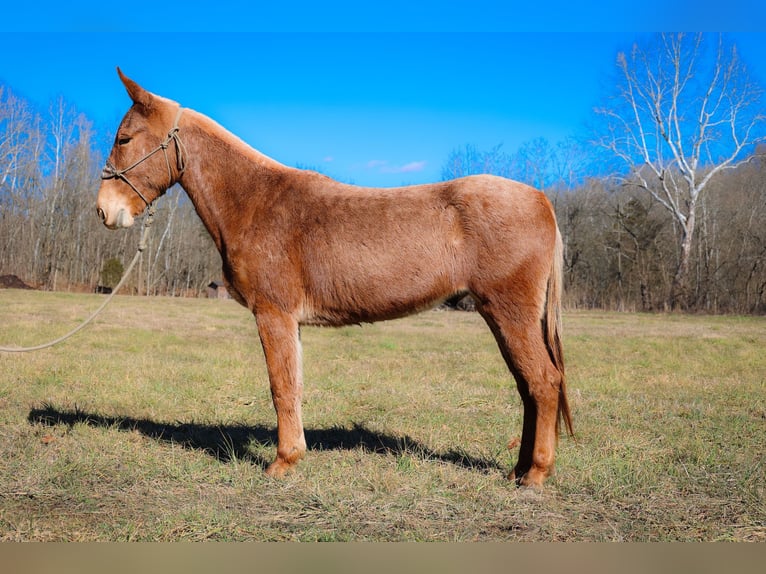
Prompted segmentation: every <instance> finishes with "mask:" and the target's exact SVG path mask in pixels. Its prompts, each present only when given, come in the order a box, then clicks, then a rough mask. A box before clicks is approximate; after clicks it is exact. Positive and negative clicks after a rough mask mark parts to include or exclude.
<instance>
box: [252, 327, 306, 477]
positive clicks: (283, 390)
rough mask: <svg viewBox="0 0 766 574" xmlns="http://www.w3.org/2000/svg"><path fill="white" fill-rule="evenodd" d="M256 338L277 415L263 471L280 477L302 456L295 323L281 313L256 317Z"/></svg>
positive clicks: (303, 441)
mask: <svg viewBox="0 0 766 574" xmlns="http://www.w3.org/2000/svg"><path fill="white" fill-rule="evenodd" d="M256 321H257V323H258V334H259V336H260V338H261V344H262V345H263V352H264V355H265V356H266V368H267V370H268V373H269V384H270V386H271V398H272V400H273V402H274V409H275V410H276V412H277V458H276V459H275V460H274V462H272V463H271V465H269V467H268V468H267V469H266V473H267V474H268V475H270V476H277V477H281V476H284V474H285V473H286V472H287V471H289V470H290V469H291V468H293V467H294V466H295V464H296V463H297V462H298V461H299V460H300V459H301V458H302V457H303V455H304V454H305V452H306V438H305V437H304V434H303V419H302V416H301V398H302V395H303V372H302V371H303V369H302V364H301V363H302V359H301V342H300V331H299V327H298V322H297V321H296V320H295V319H294V318H293V317H292V316H290V315H289V314H286V313H282V312H268V313H256Z"/></svg>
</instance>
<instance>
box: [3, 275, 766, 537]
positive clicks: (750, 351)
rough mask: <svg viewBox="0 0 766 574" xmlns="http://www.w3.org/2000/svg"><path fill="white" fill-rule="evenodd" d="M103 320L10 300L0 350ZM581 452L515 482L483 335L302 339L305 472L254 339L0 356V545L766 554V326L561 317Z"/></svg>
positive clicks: (197, 306) (509, 404)
mask: <svg viewBox="0 0 766 574" xmlns="http://www.w3.org/2000/svg"><path fill="white" fill-rule="evenodd" d="M97 304H98V298H96V297H95V296H86V295H68V294H50V293H36V292H23V291H14V290H8V291H0V344H3V345H5V344H9V343H14V344H32V343H38V342H41V341H43V340H45V339H47V338H52V337H54V336H57V335H59V334H61V333H62V332H63V331H65V330H67V329H68V328H71V327H72V326H74V325H75V324H76V322H77V321H78V320H79V319H81V318H82V317H84V316H86V315H87V313H88V310H90V309H93V308H95V306H96V305H97ZM565 328H566V337H565V345H566V350H567V358H568V362H569V381H570V382H569V385H570V394H571V401H572V406H573V410H574V415H575V425H576V431H577V434H578V438H577V441H573V440H571V439H566V438H564V439H562V441H561V443H560V448H559V458H558V464H557V474H556V476H555V477H554V478H553V479H551V480H550V481H549V482H548V483H547V489H546V491H545V492H544V493H543V494H542V495H529V494H527V493H524V492H520V491H518V490H516V489H515V488H513V487H512V486H511V485H510V484H508V482H507V481H506V480H505V479H504V475H505V473H506V472H507V471H508V469H509V468H510V467H511V465H512V463H513V461H514V459H515V454H516V453H515V452H509V450H508V449H507V444H508V442H509V440H511V439H513V438H514V437H516V436H518V433H519V432H520V427H521V424H520V404H519V400H518V397H517V395H516V392H515V390H514V388H513V385H512V383H511V381H510V378H509V376H508V375H507V373H506V371H505V367H504V365H503V363H502V361H501V359H500V355H499V353H498V352H497V349H496V347H495V344H494V342H493V340H492V339H491V336H490V335H489V332H488V330H487V329H486V327H485V326H484V325H483V323H482V322H481V319H480V318H479V317H478V316H476V315H475V314H467V313H457V312H428V313H424V314H421V315H419V316H416V317H413V318H410V319H406V320H401V321H397V322H391V323H383V324H376V325H366V326H363V327H350V328H346V329H338V330H330V329H304V331H303V334H302V335H303V337H302V338H303V343H304V362H305V378H306V393H305V402H304V404H305V407H304V413H305V424H306V429H307V430H306V436H307V441H308V443H309V452H308V454H307V457H306V459H305V460H304V461H303V462H302V463H301V465H300V467H299V469H298V470H297V471H296V472H295V473H293V474H292V475H290V476H289V477H288V478H287V479H285V480H273V479H270V478H268V477H266V476H265V475H264V474H263V473H262V472H261V471H262V469H263V468H264V467H265V465H266V464H267V462H268V461H269V460H270V459H271V458H272V457H273V455H274V451H275V445H274V440H275V432H274V424H275V417H274V413H273V409H272V406H271V401H270V395H269V391H268V383H267V380H266V374H265V368H264V364H263V356H262V353H261V351H260V348H259V346H258V338H257V334H256V330H255V324H254V321H253V319H252V317H251V316H250V315H249V314H248V313H247V312H246V311H245V310H244V309H242V308H241V307H239V306H237V305H236V304H234V303H231V302H219V301H206V300H177V299H142V298H128V297H117V298H116V300H115V302H114V303H113V305H112V306H111V307H109V308H107V311H106V312H105V314H104V315H103V316H102V317H101V318H99V319H98V320H97V322H96V324H95V325H93V326H92V327H89V328H88V329H87V330H86V331H84V332H83V333H81V334H80V335H78V336H77V338H75V339H73V340H71V341H70V342H68V343H65V344H64V345H61V346H59V347H56V348H54V349H52V350H48V351H41V352H38V353H35V354H31V355H0V539H3V540H211V539H212V540H307V541H308V540H440V541H451V540H517V541H530V540H568V541H572V540H643V541H646V540H750V541H766V524H765V521H766V511H765V510H764V506H765V505H764V484H766V481H765V480H764V478H765V476H764V474H765V471H764V464H763V453H764V452H766V432H764V431H766V392H765V391H766V356H765V354H764V353H763V349H764V348H766V321H764V319H762V318H743V317H697V316H692V317H688V316H686V317H685V316H675V315H674V316H658V315H636V314H607V313H580V312H578V313H569V314H567V315H566V317H565Z"/></svg>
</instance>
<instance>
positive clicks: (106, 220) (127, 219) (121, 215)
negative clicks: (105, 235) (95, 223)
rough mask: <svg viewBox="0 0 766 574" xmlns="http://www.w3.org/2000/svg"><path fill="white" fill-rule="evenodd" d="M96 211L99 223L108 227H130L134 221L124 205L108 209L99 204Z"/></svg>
mask: <svg viewBox="0 0 766 574" xmlns="http://www.w3.org/2000/svg"><path fill="white" fill-rule="evenodd" d="M96 213H97V214H98V216H99V218H100V219H101V223H103V224H104V225H106V226H107V227H108V228H109V229H124V228H126V227H130V226H132V225H133V223H134V222H135V219H134V218H133V216H132V215H131V214H130V212H128V210H127V209H125V208H124V207H120V208H118V209H113V210H108V209H104V208H103V207H101V206H98V207H97V208H96Z"/></svg>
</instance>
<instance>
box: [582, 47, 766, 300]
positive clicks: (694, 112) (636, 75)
mask: <svg viewBox="0 0 766 574" xmlns="http://www.w3.org/2000/svg"><path fill="white" fill-rule="evenodd" d="M617 66H618V69H619V79H618V82H617V86H616V94H615V95H614V96H613V97H612V98H611V99H610V101H609V103H608V105H607V106H605V107H603V108H599V109H597V110H596V112H597V114H599V115H600V116H602V117H603V118H605V119H606V123H605V125H604V126H603V129H602V130H601V131H600V134H599V136H598V143H599V144H600V145H601V146H603V147H605V148H607V149H609V150H611V151H612V152H613V153H614V154H615V155H616V157H618V158H619V159H621V160H623V161H624V164H625V165H627V167H628V168H629V169H628V174H627V175H625V176H624V181H625V182H626V183H627V184H629V185H634V186H637V187H638V188H640V189H641V190H643V191H645V192H646V193H648V194H649V195H650V196H651V198H652V199H653V200H654V201H656V202H658V203H659V204H660V205H662V206H663V207H664V208H665V209H667V210H668V211H669V212H670V214H671V215H672V219H673V221H674V224H675V225H676V226H677V228H678V241H679V242H678V256H677V257H678V263H677V267H676V271H675V275H674V278H673V281H672V286H671V288H670V294H669V297H668V304H669V305H670V307H671V308H675V307H678V306H680V305H682V304H683V303H684V298H685V296H686V293H687V289H688V280H689V261H690V256H691V253H692V243H693V241H694V236H695V227H696V223H697V210H698V207H699V206H700V202H701V198H702V196H703V194H704V193H705V191H706V189H707V187H708V183H709V182H710V181H711V179H712V178H714V177H715V176H716V174H718V173H720V172H722V171H723V170H729V169H733V168H735V167H737V166H738V165H740V164H741V163H743V162H746V161H749V160H750V159H752V157H753V156H752V151H753V149H755V147H756V146H757V144H758V143H759V142H763V141H766V136H765V135H764V130H763V128H764V123H765V122H764V120H766V116H764V113H763V107H762V99H761V96H762V90H761V89H760V87H759V86H758V85H756V84H755V83H754V82H752V81H751V80H750V79H749V77H748V74H747V70H746V67H745V65H744V64H743V62H742V61H741V60H740V58H739V55H738V52H737V49H736V47H735V46H732V45H729V44H727V43H726V41H725V40H724V38H723V36H721V35H718V36H710V35H705V34H696V35H686V34H662V35H658V36H655V37H653V38H652V39H651V40H650V41H648V42H645V43H643V44H641V45H639V44H636V45H634V46H633V49H632V50H631V52H630V53H629V54H626V53H624V52H620V53H619V54H618V55H617Z"/></svg>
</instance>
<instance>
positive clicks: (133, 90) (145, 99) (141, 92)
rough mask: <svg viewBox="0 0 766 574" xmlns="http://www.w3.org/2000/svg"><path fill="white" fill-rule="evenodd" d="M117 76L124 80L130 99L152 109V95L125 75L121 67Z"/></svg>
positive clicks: (118, 68)
mask: <svg viewBox="0 0 766 574" xmlns="http://www.w3.org/2000/svg"><path fill="white" fill-rule="evenodd" d="M117 74H118V75H119V76H120V80H122V83H123V85H124V86H125V89H126V90H128V95H129V96H130V99H131V100H133V103H135V104H140V105H142V106H144V107H145V108H150V107H151V105H152V98H153V96H152V94H151V93H150V92H148V91H146V90H145V89H143V88H142V87H141V86H139V85H138V84H137V83H136V82H134V81H133V80H131V79H130V78H128V77H127V76H126V75H125V74H123V73H122V70H120V67H119V66H118V67H117Z"/></svg>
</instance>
